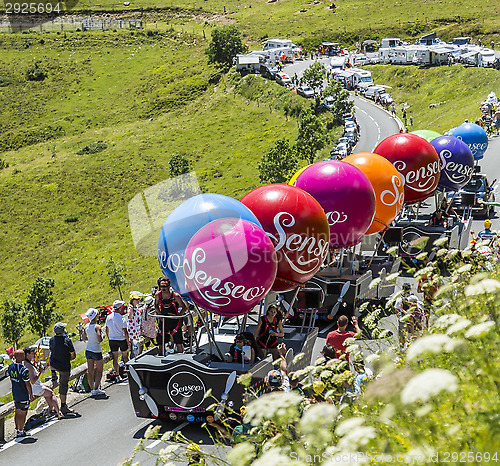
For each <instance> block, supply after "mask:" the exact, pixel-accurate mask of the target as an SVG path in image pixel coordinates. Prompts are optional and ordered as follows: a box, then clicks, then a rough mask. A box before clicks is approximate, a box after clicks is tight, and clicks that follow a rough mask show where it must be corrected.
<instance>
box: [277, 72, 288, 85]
mask: <svg viewBox="0 0 500 466" xmlns="http://www.w3.org/2000/svg"><path fill="white" fill-rule="evenodd" d="M274 79H276V82H277V83H278V84H281V85H282V86H291V84H292V80H291V79H290V76H288V75H287V74H286V73H277V74H276V77H275V78H274Z"/></svg>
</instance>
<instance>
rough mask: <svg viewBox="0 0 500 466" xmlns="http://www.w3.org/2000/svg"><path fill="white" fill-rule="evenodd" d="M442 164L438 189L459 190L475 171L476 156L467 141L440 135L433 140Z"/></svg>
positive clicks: (432, 142)
mask: <svg viewBox="0 0 500 466" xmlns="http://www.w3.org/2000/svg"><path fill="white" fill-rule="evenodd" d="M431 144H432V145H433V146H434V149H436V152H437V153H438V156H439V163H440V165H441V177H440V178H439V183H438V190H440V191H443V190H444V189H447V190H451V191H458V190H459V189H460V188H462V187H463V186H465V185H466V184H467V183H468V182H469V180H470V179H471V177H472V174H473V173H474V157H473V156H472V152H471V150H470V149H469V147H468V146H467V144H465V142H463V141H461V140H460V139H458V138H456V137H454V136H440V137H438V138H435V139H433V140H432V141H431Z"/></svg>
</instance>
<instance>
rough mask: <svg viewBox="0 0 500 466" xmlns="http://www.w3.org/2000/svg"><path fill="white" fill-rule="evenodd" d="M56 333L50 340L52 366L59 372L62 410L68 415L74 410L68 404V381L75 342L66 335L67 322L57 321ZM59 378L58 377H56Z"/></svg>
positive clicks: (73, 357)
mask: <svg viewBox="0 0 500 466" xmlns="http://www.w3.org/2000/svg"><path fill="white" fill-rule="evenodd" d="M54 333H55V336H53V337H52V338H51V339H50V341H49V348H50V360H49V362H50V368H51V369H52V371H53V372H55V373H56V377H57V372H59V399H60V401H61V412H62V413H63V414H64V415H66V414H70V413H72V410H71V409H70V408H69V407H68V405H67V404H66V397H67V395H68V382H69V375H70V373H71V361H72V360H73V359H75V358H76V351H75V347H74V346H73V342H72V341H71V340H70V339H69V338H68V337H67V335H66V324H65V323H64V322H57V324H55V325H54ZM56 380H57V378H56Z"/></svg>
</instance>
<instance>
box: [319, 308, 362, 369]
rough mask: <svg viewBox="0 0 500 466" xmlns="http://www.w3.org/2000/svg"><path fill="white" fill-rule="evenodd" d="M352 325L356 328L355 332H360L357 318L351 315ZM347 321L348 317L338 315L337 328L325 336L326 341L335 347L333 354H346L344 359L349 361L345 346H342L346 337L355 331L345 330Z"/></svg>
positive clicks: (351, 335)
mask: <svg viewBox="0 0 500 466" xmlns="http://www.w3.org/2000/svg"><path fill="white" fill-rule="evenodd" d="M351 322H352V325H354V328H355V329H356V333H359V332H360V329H359V326H358V318H357V317H355V316H352V317H351ZM348 323H349V319H348V318H347V316H344V315H342V316H340V317H339V320H338V325H339V328H338V330H333V331H332V332H330V333H329V334H328V335H327V337H326V343H327V344H328V345H330V346H333V347H334V348H335V353H336V354H335V356H336V357H337V358H339V357H340V356H341V355H342V354H345V355H346V360H347V361H349V355H348V354H346V349H347V346H344V342H345V341H346V340H347V339H348V338H352V337H353V336H354V335H356V333H354V332H351V331H348V330H347V324H348Z"/></svg>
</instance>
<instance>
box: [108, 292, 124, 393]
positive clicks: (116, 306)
mask: <svg viewBox="0 0 500 466" xmlns="http://www.w3.org/2000/svg"><path fill="white" fill-rule="evenodd" d="M124 312H125V303H124V302H123V301H120V300H117V301H115V302H114V303H113V312H112V313H111V314H109V315H108V317H106V336H107V337H108V340H109V349H110V350H111V353H112V354H113V369H114V370H115V373H116V378H115V381H116V382H117V383H119V382H121V381H122V380H121V377H120V367H119V364H118V359H119V357H120V354H119V351H121V354H122V361H123V362H124V363H125V364H126V363H127V362H128V352H129V351H130V339H129V336H128V330H127V321H126V319H125V317H124V316H123V314H124Z"/></svg>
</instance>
